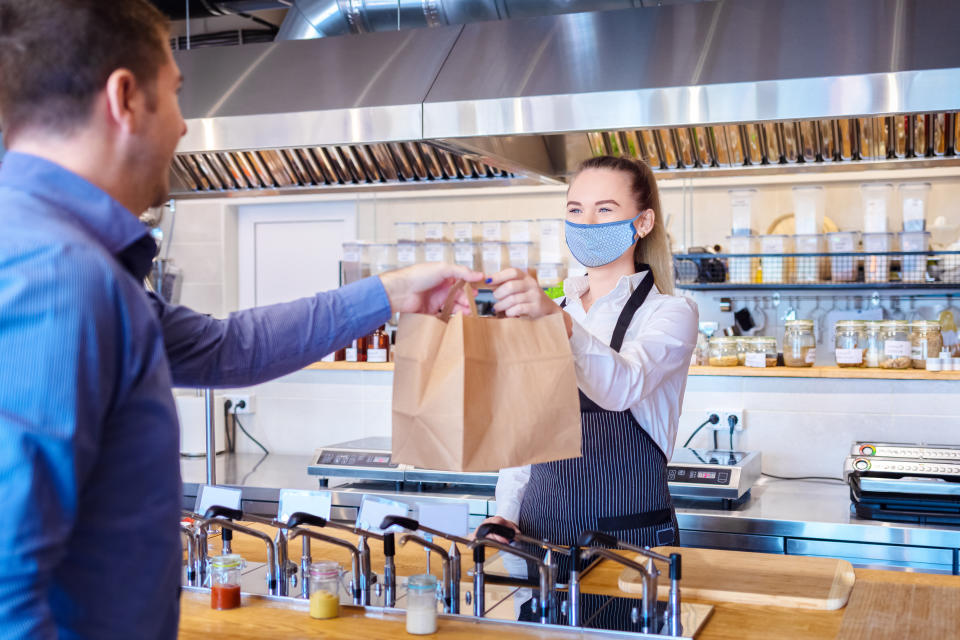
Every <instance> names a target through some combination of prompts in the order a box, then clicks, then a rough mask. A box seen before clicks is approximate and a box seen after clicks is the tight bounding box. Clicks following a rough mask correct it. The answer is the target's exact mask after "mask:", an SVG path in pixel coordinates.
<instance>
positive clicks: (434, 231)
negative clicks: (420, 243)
mask: <svg viewBox="0 0 960 640" xmlns="http://www.w3.org/2000/svg"><path fill="white" fill-rule="evenodd" d="M423 237H424V239H425V240H442V239H443V223H442V222H424V223H423Z"/></svg>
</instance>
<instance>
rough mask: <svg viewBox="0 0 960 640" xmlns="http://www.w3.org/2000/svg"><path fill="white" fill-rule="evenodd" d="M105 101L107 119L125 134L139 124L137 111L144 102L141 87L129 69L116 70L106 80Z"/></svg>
mask: <svg viewBox="0 0 960 640" xmlns="http://www.w3.org/2000/svg"><path fill="white" fill-rule="evenodd" d="M104 92H105V94H106V100H107V117H108V118H109V119H110V121H111V122H112V123H113V124H115V125H116V126H118V127H120V128H122V129H123V130H124V131H126V132H130V131H133V130H135V129H136V127H137V125H138V124H139V116H140V114H139V110H140V109H142V108H143V105H144V104H145V101H144V100H143V96H141V95H138V94H141V93H142V92H143V89H142V87H140V86H139V84H138V83H137V78H136V76H134V75H133V72H132V71H130V70H129V69H116V70H114V72H113V73H111V74H110V76H109V77H108V78H107V85H106V87H105V88H104Z"/></svg>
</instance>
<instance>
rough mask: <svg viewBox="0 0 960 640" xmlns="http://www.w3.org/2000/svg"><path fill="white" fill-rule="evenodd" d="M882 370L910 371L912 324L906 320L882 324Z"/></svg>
mask: <svg viewBox="0 0 960 640" xmlns="http://www.w3.org/2000/svg"><path fill="white" fill-rule="evenodd" d="M879 339H880V368H881V369H909V368H910V365H911V361H910V354H911V351H912V349H913V347H912V345H911V343H910V324H909V323H908V322H907V321H906V320H884V321H883V322H881V323H880V335H879Z"/></svg>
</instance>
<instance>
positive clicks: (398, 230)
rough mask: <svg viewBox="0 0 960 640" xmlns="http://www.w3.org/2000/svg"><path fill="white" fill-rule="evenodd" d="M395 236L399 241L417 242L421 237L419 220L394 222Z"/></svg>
mask: <svg viewBox="0 0 960 640" xmlns="http://www.w3.org/2000/svg"><path fill="white" fill-rule="evenodd" d="M393 237H394V239H395V240H396V241H397V242H416V241H418V240H419V239H420V223H419V222H394V223H393Z"/></svg>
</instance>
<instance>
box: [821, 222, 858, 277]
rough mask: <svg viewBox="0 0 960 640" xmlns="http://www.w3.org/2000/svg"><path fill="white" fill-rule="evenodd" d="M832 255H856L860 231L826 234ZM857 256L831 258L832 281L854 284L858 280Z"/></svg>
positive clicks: (828, 247)
mask: <svg viewBox="0 0 960 640" xmlns="http://www.w3.org/2000/svg"><path fill="white" fill-rule="evenodd" d="M825 235H826V237H827V250H828V251H829V252H830V253H856V251H857V247H858V246H859V244H860V233H859V232H858V231H835V232H833V233H827V234H825ZM857 259H858V257H857V256H850V255H840V256H832V257H831V258H830V279H831V280H833V281H834V282H854V281H855V280H856V279H857Z"/></svg>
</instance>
